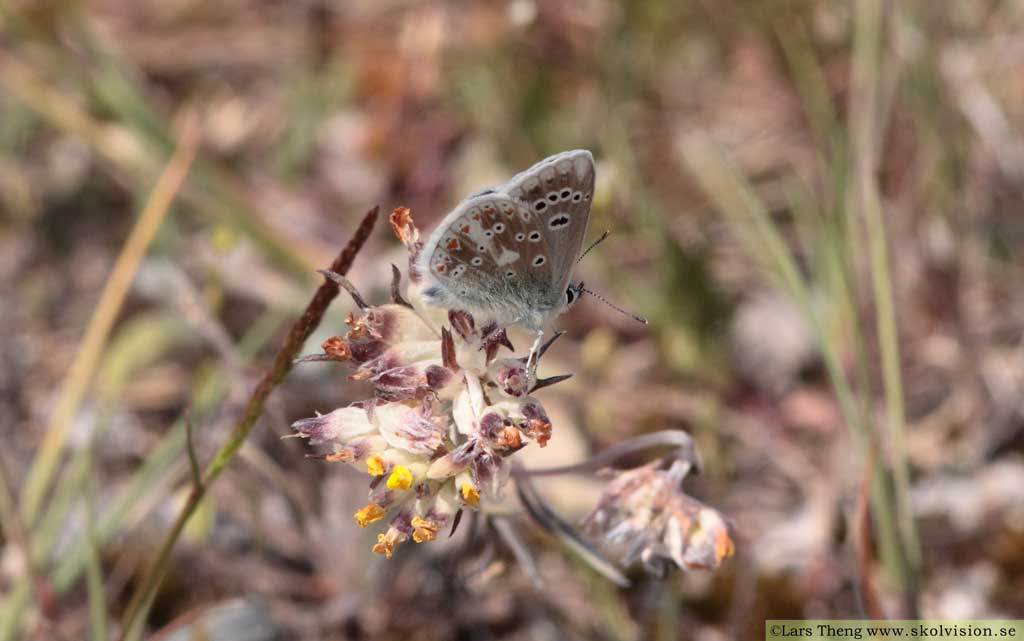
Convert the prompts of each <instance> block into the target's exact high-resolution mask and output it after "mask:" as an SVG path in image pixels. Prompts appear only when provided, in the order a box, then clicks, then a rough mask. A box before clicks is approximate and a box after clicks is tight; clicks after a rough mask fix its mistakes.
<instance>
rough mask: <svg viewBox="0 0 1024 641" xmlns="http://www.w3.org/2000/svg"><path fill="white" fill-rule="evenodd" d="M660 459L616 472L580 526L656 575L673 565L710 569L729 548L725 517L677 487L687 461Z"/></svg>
mask: <svg viewBox="0 0 1024 641" xmlns="http://www.w3.org/2000/svg"><path fill="white" fill-rule="evenodd" d="M663 465H664V464H663V462H662V461H660V460H659V461H654V462H653V463H649V464H647V465H644V466H642V467H638V468H636V469H633V470H629V471H626V472H621V473H619V474H618V476H617V477H616V478H615V479H614V480H613V481H612V482H611V483H609V484H608V487H607V488H606V489H605V491H604V492H603V494H602V496H601V499H600V500H599V501H598V504H597V507H596V508H595V509H594V511H593V512H592V513H591V514H590V515H589V516H588V517H587V518H586V520H585V522H584V524H585V527H586V528H587V529H588V530H589V531H590V532H592V533H595V534H599V535H600V536H602V538H603V539H604V540H605V541H606V542H607V543H609V544H610V545H611V546H612V547H614V548H616V549H617V550H618V551H619V552H620V554H621V558H622V562H623V563H624V564H626V565H629V564H631V563H633V562H635V561H636V560H637V559H639V560H640V561H641V562H642V563H643V566H644V568H645V569H646V570H647V571H648V572H650V573H651V574H654V575H656V576H659V577H662V578H663V577H665V576H667V575H668V573H669V572H670V571H671V570H672V569H674V568H679V569H686V570H690V569H706V570H713V569H716V568H717V567H718V566H719V565H721V563H722V562H723V561H724V560H725V559H727V558H728V557H730V556H732V554H733V550H734V548H733V542H732V538H731V537H730V535H729V527H728V525H727V524H726V521H725V519H724V518H723V517H722V515H721V514H719V513H718V512H717V511H715V510H714V509H712V508H710V507H708V506H706V505H704V504H702V503H701V502H700V501H697V500H696V499H693V498H691V497H689V496H687V495H686V494H685V493H684V492H683V488H682V481H683V478H685V476H686V474H687V472H688V471H689V469H690V463H689V462H687V461H683V460H676V461H674V462H673V463H672V464H671V465H670V466H669V468H668V469H662V467H663Z"/></svg>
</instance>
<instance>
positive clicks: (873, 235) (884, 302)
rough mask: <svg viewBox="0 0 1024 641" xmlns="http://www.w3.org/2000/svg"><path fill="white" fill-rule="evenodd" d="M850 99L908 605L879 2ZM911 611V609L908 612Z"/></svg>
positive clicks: (860, 31)
mask: <svg viewBox="0 0 1024 641" xmlns="http://www.w3.org/2000/svg"><path fill="white" fill-rule="evenodd" d="M854 24H855V27H854V43H853V69H852V72H851V73H852V85H853V91H852V93H851V108H850V118H851V138H852V141H851V145H850V147H851V151H852V153H853V169H854V172H855V178H854V181H853V183H852V186H853V188H854V190H855V192H856V193H855V195H854V197H853V199H855V202H856V203H857V205H858V209H859V210H860V214H861V216H863V219H864V225H865V229H866V232H867V234H866V240H867V246H868V252H869V264H870V268H871V269H870V271H871V285H872V294H873V298H874V304H875V322H876V329H877V332H878V342H879V352H880V354H881V359H882V387H883V390H884V394H885V406H886V424H887V426H888V433H889V443H890V444H891V446H892V453H891V457H890V458H891V460H892V463H893V477H894V481H895V499H896V500H895V503H896V505H895V508H896V514H897V518H898V523H899V529H900V535H901V536H900V538H901V539H902V543H903V545H902V549H903V555H901V556H904V560H905V565H906V567H904V568H903V572H902V573H901V576H898V577H896V578H897V581H898V584H899V587H900V588H901V589H902V590H903V591H905V592H906V593H907V595H908V598H909V599H910V600H911V601H914V600H916V597H915V592H916V585H915V584H916V577H915V575H916V572H917V568H918V566H919V565H920V555H921V552H920V547H919V543H918V537H917V532H916V527H915V524H914V520H913V515H912V511H911V506H910V471H909V463H908V457H907V451H906V437H905V431H906V426H905V411H904V404H903V382H902V376H901V372H900V349H899V338H898V332H897V326H896V310H895V304H894V302H893V285H892V277H891V274H892V270H891V266H890V263H889V253H888V252H889V249H888V242H887V238H886V230H885V223H884V221H883V218H882V201H881V194H880V193H879V187H878V181H877V178H876V170H877V164H878V150H877V147H878V144H877V141H878V132H879V130H880V122H879V120H880V118H879V100H880V95H879V85H880V77H881V74H882V70H881V54H882V46H883V45H882V34H883V15H882V3H881V2H880V0H860V1H859V2H858V3H857V6H856V11H855V23H854ZM913 607H914V606H913V605H911V608H913Z"/></svg>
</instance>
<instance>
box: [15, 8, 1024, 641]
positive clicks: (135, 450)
mask: <svg viewBox="0 0 1024 641" xmlns="http://www.w3.org/2000/svg"><path fill="white" fill-rule="evenodd" d="M1021 122H1024V8H1022V6H1021V5H1020V3H1016V2H999V1H996V0H957V1H955V2H932V1H930V0H898V1H892V2H883V1H882V0H857V1H856V2H840V1H828V0H820V1H816V2H815V1H810V0H785V1H781V0H772V1H765V2H757V1H754V0H723V1H710V0H703V1H702V0H686V1H672V0H664V1H659V0H641V1H638V2H629V3H622V4H619V3H616V2H613V1H611V0H581V1H579V2H576V1H558V2H536V3H535V2H532V1H531V0H513V1H511V2H482V3H456V2H451V3H445V2H422V3H413V2H371V1H368V0H358V1H353V2H338V3H326V2H323V3H321V2H309V1H274V0H269V1H264V2H252V1H242V0H226V1H222V2H209V1H207V2H199V1H196V0H159V1H157V0H143V1H139V2H127V1H124V0H94V1H91V2H85V1H80V2H51V1H43V2H33V1H31V0H3V2H2V3H0V224H2V226H0V296H2V300H3V304H2V305H0V332H2V335H3V340H2V341H0V358H2V365H0V430H2V436H3V441H4V446H3V448H0V463H2V465H0V471H2V474H0V531H2V538H0V551H2V555H0V593H2V597H0V640H3V641H6V640H7V639H15V638H24V639H57V640H60V639H84V638H93V639H97V638H115V637H118V636H120V635H123V634H126V633H127V634H128V636H131V635H132V634H135V635H141V636H142V637H144V638H156V639H164V640H167V639H186V638H195V639H199V638H203V639H217V640H225V641H228V640H236V639H237V640H241V639H248V640H263V639H268V640H269V639H367V640H377V639H381V640H383V639H392V638H410V639H498V638H501V639H554V638H560V639H561V638H574V639H575V638H579V639H608V640H612V639H614V640H620V639H621V640H634V639H635V640H639V639H675V638H690V639H699V640H700V641H716V640H718V639H721V638H724V637H733V638H737V639H744V638H749V639H759V638H763V625H762V622H763V620H764V619H765V618H801V617H819V618H821V617H843V618H859V617H863V616H870V617H886V616H888V617H910V616H914V615H920V616H926V617H935V618H998V617H1024V591H1022V590H1021V589H1020V587H1021V585H1022V584H1024V456H1022V450H1024V402H1022V400H1021V399H1022V391H1024V287H1021V283H1024V254H1022V251H1021V247H1022V245H1021V240H1022V239H1024V219H1022V218H1021V212H1020V210H1021V203H1022V196H1024V137H1022V136H1024V131H1022V130H1021V127H1020V123H1021ZM575 147H584V148H589V149H592V150H593V151H594V153H595V156H596V157H597V159H598V163H599V166H598V174H599V185H598V193H597V195H596V198H595V203H594V211H593V217H592V222H591V235H596V233H597V231H600V230H602V229H606V228H607V229H611V230H612V232H613V233H612V237H611V240H610V241H609V242H607V243H605V244H604V245H603V246H601V248H600V250H599V251H596V252H594V253H593V254H591V255H590V256H589V257H588V258H587V259H586V261H584V263H583V264H582V265H581V266H580V268H579V272H580V274H581V275H582V277H583V279H584V280H585V281H586V282H587V284H588V285H589V286H591V287H593V288H595V289H597V290H598V291H601V292H604V293H606V294H607V295H608V296H609V297H610V298H612V299H613V300H615V301H616V302H618V303H619V304H621V305H623V306H626V307H629V308H631V309H635V310H637V311H638V312H640V313H642V314H644V315H646V316H647V317H649V318H650V319H651V324H650V325H649V326H646V327H644V326H641V325H639V324H636V323H633V322H632V321H630V320H629V319H628V318H625V317H623V316H620V315H618V314H616V313H615V312H613V311H611V310H610V309H608V308H606V307H604V306H602V305H600V304H598V303H596V302H595V301H593V300H586V299H585V300H584V302H582V303H580V304H578V305H577V306H576V307H574V309H573V310H572V312H571V313H569V314H567V315H565V316H563V317H562V318H561V319H560V320H559V325H560V326H561V327H562V328H564V329H566V330H568V335H567V336H566V337H565V338H563V339H562V340H561V341H560V342H559V344H557V345H556V346H555V348H554V349H553V350H552V354H551V355H550V356H549V357H547V358H548V360H547V361H546V362H545V363H544V366H545V368H550V371H549V373H561V372H564V371H571V372H574V373H575V377H574V378H573V379H572V381H571V382H568V383H565V384H562V385H559V386H558V387H553V388H551V389H549V390H545V391H544V392H542V394H543V399H544V403H545V406H546V407H547V408H548V411H549V413H550V414H551V418H552V422H553V423H554V435H553V437H552V439H551V443H550V445H549V446H548V447H547V448H546V449H545V450H544V451H538V452H527V454H530V455H534V456H535V458H532V459H529V460H531V461H533V462H535V463H537V464H545V462H546V463H549V464H550V463H551V462H567V461H572V460H577V459H581V458H583V457H585V456H586V455H587V454H588V453H590V452H596V451H599V450H601V449H603V448H605V447H607V446H609V445H611V444H614V443H616V442H619V441H621V440H622V439H624V438H627V437H630V436H634V435H638V434H644V433H648V432H652V431H655V430H663V429H683V430H687V431H688V432H690V433H691V434H692V435H693V436H694V438H695V440H696V442H697V445H698V448H699V450H700V452H701V454H702V456H703V459H704V473H703V474H702V475H700V476H699V477H696V478H692V479H689V480H688V481H687V483H688V485H687V487H688V490H689V491H690V492H691V493H692V494H693V495H694V496H697V497H699V498H700V499H702V500H704V501H706V502H707V503H709V504H712V505H714V506H716V507H717V508H719V509H720V510H721V511H722V512H723V513H725V514H726V515H728V516H729V517H730V518H731V519H732V521H733V524H734V527H735V534H736V538H737V551H736V555H735V557H734V558H733V559H732V560H731V561H730V562H728V563H727V564H726V566H725V567H724V568H723V569H722V570H720V571H718V572H716V573H713V574H712V573H701V572H688V573H679V574H675V575H672V576H671V577H670V578H669V579H667V580H665V581H659V580H655V579H652V578H647V577H645V576H644V575H643V574H642V573H641V572H639V571H637V570H635V569H633V570H631V571H630V572H629V576H630V578H631V579H632V581H633V585H632V587H630V588H628V589H621V588H618V587H616V586H614V585H613V584H611V583H609V582H607V581H605V580H604V579H602V578H600V577H599V576H598V575H597V574H595V573H594V572H593V571H592V570H591V569H589V568H588V567H587V566H586V565H584V564H582V563H581V562H580V561H579V559H578V558H577V557H576V556H574V555H573V554H571V553H569V552H567V551H566V549H565V548H564V547H562V546H561V545H560V544H559V543H558V541H556V540H555V539H553V538H552V537H550V536H548V535H547V534H544V533H543V532H541V531H539V530H538V529H536V528H531V527H530V525H529V522H528V521H527V520H526V519H525V518H523V519H522V523H521V524H520V525H521V531H522V532H524V533H525V534H526V536H527V541H528V545H529V548H530V550H531V551H532V553H533V555H534V556H535V557H536V559H537V562H538V566H539V567H540V573H541V576H542V578H543V579H544V581H545V583H546V586H547V589H546V591H544V592H538V591H536V590H535V589H534V588H533V587H532V586H531V584H530V582H529V580H528V579H527V578H526V576H525V574H524V572H523V571H522V569H521V568H520V567H519V566H518V565H517V564H516V562H515V560H514V556H513V555H512V553H511V552H510V551H509V550H507V549H506V548H505V547H503V546H502V545H500V541H498V539H497V538H496V536H495V534H494V533H493V532H492V531H489V530H486V529H478V530H477V531H476V532H475V533H474V532H469V531H468V530H467V529H464V530H463V532H462V533H460V535H458V536H456V537H454V538H453V539H451V540H449V541H446V542H440V541H438V542H435V543H433V544H430V545H420V546H414V545H408V546H405V547H403V548H402V549H401V550H400V552H399V553H396V555H395V557H394V558H392V559H390V560H387V561H385V560H384V559H382V558H379V557H376V556H374V555H371V554H370V553H369V552H368V550H369V547H370V545H371V542H372V540H373V535H372V533H371V532H370V531H369V530H361V529H360V528H359V527H358V526H357V525H356V524H355V523H354V522H353V521H352V517H351V515H352V513H353V512H354V511H355V510H356V509H358V508H359V507H360V506H361V505H362V504H363V503H364V501H365V496H366V494H365V493H366V489H365V481H364V479H362V478H360V477H359V476H358V475H356V474H352V473H350V472H351V470H348V469H344V468H343V466H340V465H332V464H330V463H325V462H323V461H318V460H311V459H306V458H304V454H305V453H306V449H305V448H304V447H303V445H302V444H301V443H299V442H297V441H295V440H286V441H282V440H280V439H279V437H280V436H282V435H285V434H288V433H289V432H290V428H289V425H290V423H291V422H292V421H294V420H295V419H297V418H300V417H305V416H311V415H312V414H313V413H314V411H328V410H330V409H333V408H335V407H338V406H341V405H344V404H345V403H346V402H349V401H352V400H355V399H358V398H362V397H364V396H365V395H366V389H367V388H366V387H365V385H361V384H356V383H348V382H346V379H345V375H346V373H347V372H346V370H345V368H344V367H341V366H338V365H335V364H330V363H311V364H304V365H303V366H302V367H300V368H297V369H295V370H294V371H293V372H292V373H291V374H290V375H289V376H288V377H287V378H286V379H285V380H284V381H283V383H282V384H281V386H280V387H278V388H277V389H276V391H274V393H273V394H272V395H271V396H270V399H269V401H268V403H267V404H266V406H265V407H257V408H255V409H256V410H259V411H261V412H262V413H261V414H259V420H258V421H257V422H256V423H255V425H254V426H252V427H253V429H252V431H251V432H250V431H248V429H243V430H241V431H239V429H238V428H239V425H240V424H241V423H240V422H239V420H240V419H239V417H241V416H244V415H245V412H244V408H245V405H246V403H247V401H248V399H250V394H251V393H252V390H253V389H254V388H256V384H257V382H258V381H259V380H260V378H261V376H263V373H264V372H266V371H267V370H268V368H270V366H271V362H272V361H273V359H274V356H275V354H277V353H278V349H279V347H280V345H281V344H282V342H283V341H284V339H285V336H286V334H287V332H288V330H289V327H291V326H292V323H293V322H294V320H295V319H296V318H297V317H299V315H300V314H301V313H302V309H303V307H304V305H305V304H306V303H307V301H309V300H310V297H311V296H312V295H313V293H314V292H315V291H316V287H317V286H318V285H319V283H320V281H319V280H318V279H317V278H316V273H315V269H317V268H321V267H325V266H327V265H329V264H331V261H332V259H333V258H334V257H335V256H336V255H337V254H338V253H339V251H341V249H342V248H343V247H344V246H345V244H346V242H348V240H349V239H350V238H351V237H352V235H353V234H354V233H355V230H356V227H357V225H358V224H359V221H360V220H361V218H362V216H363V214H364V213H365V212H366V211H367V210H368V209H370V208H371V207H373V206H374V205H380V206H381V207H382V210H383V211H385V212H387V211H390V210H391V209H392V208H393V207H396V206H399V205H406V206H409V207H410V208H412V211H413V212H414V213H415V215H416V217H417V220H418V221H419V223H420V224H421V225H422V226H425V227H427V228H430V227H432V222H433V221H436V220H438V219H439V218H440V217H441V216H443V215H444V213H445V212H446V211H447V210H448V209H449V208H450V207H451V206H452V205H453V204H454V203H455V202H456V201H457V200H458V199H459V198H461V197H462V196H463V195H465V194H467V193H470V192H471V191H474V190H476V189H478V188H479V187H481V186H483V185H488V184H493V183H496V182H500V181H502V180H504V179H505V178H507V177H508V176H509V175H511V174H512V173H513V172H515V171H518V170H520V169H523V168H525V167H527V166H529V165H531V164H532V163H533V162H535V161H536V160H538V159H539V158H541V157H543V156H545V155H547V154H550V153H554V152H556V151H560V150H562V149H569V148H575ZM175 149H177V153H176V154H175V151H174V150H175ZM172 156H173V157H172ZM193 156H194V157H193ZM404 259H405V254H404V248H403V247H401V245H400V244H399V243H398V242H396V241H395V239H394V238H393V237H392V236H391V235H390V234H389V233H388V232H387V231H386V230H385V226H383V225H381V226H378V228H377V230H376V231H375V232H374V234H373V235H372V237H371V238H370V240H369V242H368V244H367V246H366V247H365V248H364V249H363V250H362V252H361V254H360V255H359V256H358V258H357V260H356V262H355V264H354V266H353V268H352V269H351V270H350V271H349V278H350V279H351V280H352V281H353V282H355V283H356V284H358V286H359V287H360V288H361V289H362V291H363V292H364V293H365V294H366V295H367V297H368V298H373V299H374V300H384V299H385V298H386V297H387V292H388V287H389V284H390V279H391V268H390V263H396V264H398V265H404ZM351 307H352V304H351V301H349V300H348V299H344V300H343V299H338V300H337V301H335V302H334V304H333V306H332V307H331V308H330V309H329V310H328V313H327V315H326V317H325V319H324V322H323V324H322V326H321V327H320V328H319V329H318V330H317V332H316V333H315V334H314V335H313V337H312V338H311V340H310V341H309V342H308V345H307V347H306V350H305V351H306V352H309V351H315V345H317V344H319V343H320V342H321V341H322V340H323V339H325V338H326V337H328V336H331V335H333V334H337V333H339V332H340V331H342V328H343V325H342V321H343V319H344V317H345V315H346V314H347V313H348V311H349V310H350V309H351ZM522 344H525V343H523V342H520V341H517V345H522ZM249 409H250V410H253V409H254V408H253V407H252V406H251V405H250V407H249ZM186 415H190V417H191V423H192V424H193V426H194V446H195V447H194V451H195V456H196V458H197V459H198V462H199V466H200V467H201V468H206V469H207V473H209V472H208V471H209V468H207V465H209V464H210V461H211V460H212V461H214V463H213V465H214V467H215V468H216V472H215V473H214V474H213V478H209V476H207V478H206V481H207V483H206V484H205V485H204V487H205V489H206V490H207V496H206V498H205V499H204V500H203V501H202V502H200V503H197V504H195V507H196V509H195V511H194V513H193V514H192V515H191V519H190V520H188V522H187V523H184V521H182V520H180V519H179V515H180V514H181V513H182V512H181V510H182V508H183V506H184V505H185V504H186V501H188V496H189V493H190V491H191V490H190V487H191V485H192V482H193V481H192V479H193V475H192V472H191V467H190V461H189V457H188V450H187V448H186V423H187V421H186ZM243 422H244V421H243ZM243 437H244V444H243V440H242V438H243ZM226 443H227V444H229V446H228V448H227V449H226V450H225V449H224V445H225V444H226ZM232 445H241V447H240V448H239V449H238V450H237V453H236V452H235V451H234V450H233V448H232ZM219 465H224V467H222V468H218V467H217V466H219ZM221 471H222V472H223V473H221ZM218 475H219V476H218ZM214 480H215V481H216V482H215V483H214V482H213V481H214ZM603 483H604V481H603V480H602V479H601V478H600V477H594V476H593V475H590V476H587V475H582V476H579V477H576V478H559V479H557V480H556V479H551V480H547V481H544V482H543V483H539V484H538V488H539V490H540V491H541V492H542V493H544V494H545V495H546V496H547V497H548V499H549V500H551V501H552V502H553V503H554V504H556V505H558V506H559V508H560V509H561V510H562V512H563V513H564V514H567V515H571V517H572V518H578V517H580V516H582V515H583V514H584V513H585V512H586V511H587V510H589V509H590V508H591V507H592V505H593V502H594V500H595V499H596V497H597V493H598V492H599V491H600V488H601V487H602V485H603ZM508 507H509V510H513V511H514V510H518V507H517V505H516V503H515V502H514V501H510V503H509V506H508ZM176 522H177V523H179V524H184V529H183V530H182V532H181V535H180V537H177V538H176V539H168V538H167V536H168V532H169V530H170V528H171V527H172V524H174V523H176ZM471 535H475V536H471ZM169 542H173V543H174V545H173V547H168V548H167V550H166V551H167V552H168V556H167V564H166V575H164V576H162V581H159V582H158V583H157V582H155V581H154V579H159V578H161V576H160V574H155V573H154V572H153V571H152V567H153V565H152V564H153V561H154V559H155V558H157V556H158V552H159V550H160V546H161V545H162V544H166V543H169ZM147 585H152V587H154V591H153V592H152V599H147V598H146V596H147V593H146V591H145V589H144V588H146V587H147ZM133 595H135V596H134V599H133ZM131 612H141V613H143V614H144V616H140V617H139V618H138V620H139V621H142V620H143V619H144V620H145V626H144V627H139V628H137V629H135V630H127V631H126V630H122V629H121V628H120V624H121V622H122V621H124V619H125V618H126V615H128V614H129V613H131Z"/></svg>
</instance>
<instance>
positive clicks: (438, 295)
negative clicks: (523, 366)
mask: <svg viewBox="0 0 1024 641" xmlns="http://www.w3.org/2000/svg"><path fill="white" fill-rule="evenodd" d="M593 196H594V157H593V155H591V153H590V152H589V151H587V150H585V149H576V150H573V151H563V152H562V153H560V154H556V155H554V156H550V157H548V158H545V159H544V160H542V161H540V162H538V163H537V164H536V165H534V166H533V167H530V168H529V169H527V170H526V171H523V172H520V173H518V174H516V175H515V176H513V177H512V179H511V180H509V181H508V182H506V183H505V184H503V185H500V186H498V187H493V188H489V189H484V190H483V191H479V192H477V193H475V194H473V195H471V196H469V197H468V198H466V199H465V200H463V201H462V202H461V203H459V205H458V206H457V207H456V208H455V209H454V210H453V211H452V212H451V213H449V214H448V215H447V216H445V218H444V220H442V221H441V223H440V224H439V225H438V226H437V229H435V230H434V232H433V233H432V234H431V235H430V238H429V239H428V240H427V242H426V244H425V245H424V247H423V251H422V253H421V254H420V257H419V259H418V263H417V266H416V269H417V271H418V272H419V273H420V274H422V275H423V277H424V279H425V284H424V287H423V289H422V292H423V296H424V298H425V299H426V301H427V303H429V304H431V305H435V306H439V307H444V308H448V309H463V310H466V311H469V312H471V313H475V314H482V315H484V316H486V317H488V318H490V319H493V320H495V321H496V322H497V323H498V325H499V326H507V325H514V324H518V325H521V326H523V327H524V328H526V329H527V330H529V331H532V332H536V333H537V339H536V341H535V342H534V346H533V349H531V351H530V355H531V359H530V360H531V361H532V360H533V358H532V357H533V354H534V353H535V352H536V350H537V348H538V346H539V345H540V342H541V339H542V338H543V334H544V326H545V325H546V324H547V323H548V322H549V321H550V320H551V319H553V318H554V317H556V316H558V315H559V314H561V313H562V312H564V311H565V310H566V309H568V307H569V306H570V305H572V304H573V302H575V301H576V300H578V299H579V297H580V295H581V294H582V293H583V292H584V291H585V290H584V288H583V283H582V282H581V283H571V282H570V281H571V277H572V269H573V267H574V265H575V264H576V262H577V259H578V258H579V255H580V247H581V246H582V244H583V237H584V236H585V235H586V232H587V223H588V222H589V220H590V203H591V200H592V199H593Z"/></svg>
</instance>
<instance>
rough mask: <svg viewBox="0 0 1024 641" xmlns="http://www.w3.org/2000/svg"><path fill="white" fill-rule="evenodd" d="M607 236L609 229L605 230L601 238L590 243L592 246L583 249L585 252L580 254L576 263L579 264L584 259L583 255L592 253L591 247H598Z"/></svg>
mask: <svg viewBox="0 0 1024 641" xmlns="http://www.w3.org/2000/svg"><path fill="white" fill-rule="evenodd" d="M605 238H608V230H607V229H606V230H605V231H604V233H603V234H601V237H600V238H598V239H597V240H595V241H594V242H592V243H590V247H587V248H586V249H584V250H583V253H582V254H580V257H579V258H577V259H576V264H577V265H578V264H579V262H580V261H581V260H583V257H584V256H586V255H587V254H589V253H590V250H591V249H593V248H595V247H597V246H598V245H600V244H601V243H603V242H604V239H605Z"/></svg>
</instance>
